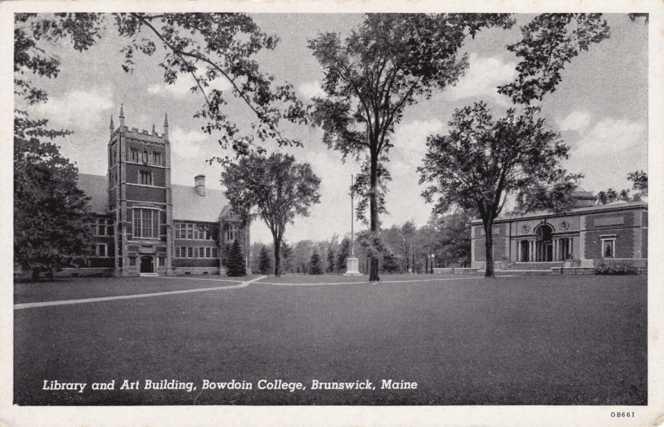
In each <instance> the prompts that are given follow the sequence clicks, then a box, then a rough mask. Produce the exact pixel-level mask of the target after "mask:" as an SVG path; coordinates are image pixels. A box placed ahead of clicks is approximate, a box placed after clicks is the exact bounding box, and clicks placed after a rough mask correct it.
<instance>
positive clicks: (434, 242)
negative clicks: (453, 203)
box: [250, 211, 471, 274]
mask: <svg viewBox="0 0 664 427" xmlns="http://www.w3.org/2000/svg"><path fill="white" fill-rule="evenodd" d="M470 221H471V216H470V215H469V214H468V213H467V212H465V211H459V212H456V213H453V214H449V215H440V216H434V217H432V218H431V219H430V220H429V222H428V223H427V224H425V225H423V226H420V227H417V226H416V225H415V223H414V222H413V221H406V222H405V223H403V224H400V225H393V226H391V227H389V228H385V229H383V230H381V231H380V233H379V238H378V239H372V238H371V236H372V234H371V233H370V232H369V231H363V232H360V233H358V235H357V238H356V242H355V256H356V257H358V258H359V261H360V271H361V272H362V273H365V274H368V272H369V268H370V264H369V260H370V258H371V255H372V254H375V256H376V257H377V259H378V260H379V270H380V272H382V273H408V272H413V273H428V272H431V271H432V268H433V267H448V266H457V267H464V266H468V265H469V264H470ZM372 251H375V252H372ZM273 253H274V251H273V248H272V245H270V244H267V245H266V244H263V243H254V244H253V245H251V252H250V254H251V256H250V263H251V268H252V271H253V272H254V273H261V274H272V271H273V270H274V257H273V255H272V254H273ZM350 254H351V248H350V239H348V238H343V239H339V237H338V236H333V237H332V238H331V239H329V240H322V241H312V240H300V241H298V242H295V243H292V244H290V243H287V242H283V243H282V247H281V261H280V262H281V268H280V270H281V272H282V273H285V274H289V273H290V274H293V273H299V274H322V273H327V274H342V273H345V272H346V259H347V258H348V257H349V256H350Z"/></svg>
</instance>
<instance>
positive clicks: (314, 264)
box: [309, 251, 323, 274]
mask: <svg viewBox="0 0 664 427" xmlns="http://www.w3.org/2000/svg"><path fill="white" fill-rule="evenodd" d="M309 264H310V267H309V274H323V267H322V265H321V262H320V255H318V252H316V251H314V253H313V254H311V261H310V263H309Z"/></svg>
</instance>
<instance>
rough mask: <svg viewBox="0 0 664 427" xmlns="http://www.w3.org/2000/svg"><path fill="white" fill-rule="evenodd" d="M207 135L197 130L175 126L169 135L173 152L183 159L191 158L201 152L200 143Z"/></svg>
mask: <svg viewBox="0 0 664 427" xmlns="http://www.w3.org/2000/svg"><path fill="white" fill-rule="evenodd" d="M206 140H207V135H205V134H204V133H203V132H201V131H198V130H189V129H182V128H181V127H178V126H176V127H175V128H174V129H173V131H172V132H171V135H170V141H171V148H172V149H173V153H174V154H176V155H178V156H180V157H183V158H185V159H193V158H195V157H197V156H199V155H200V154H201V144H202V143H203V142H205V141H206Z"/></svg>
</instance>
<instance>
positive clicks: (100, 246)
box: [95, 243, 107, 257]
mask: <svg viewBox="0 0 664 427" xmlns="http://www.w3.org/2000/svg"><path fill="white" fill-rule="evenodd" d="M106 249H107V248H106V243H97V245H96V246H95V255H97V256H98V257H105V256H107V250H106Z"/></svg>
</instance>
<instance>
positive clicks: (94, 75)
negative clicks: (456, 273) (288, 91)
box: [34, 14, 648, 243]
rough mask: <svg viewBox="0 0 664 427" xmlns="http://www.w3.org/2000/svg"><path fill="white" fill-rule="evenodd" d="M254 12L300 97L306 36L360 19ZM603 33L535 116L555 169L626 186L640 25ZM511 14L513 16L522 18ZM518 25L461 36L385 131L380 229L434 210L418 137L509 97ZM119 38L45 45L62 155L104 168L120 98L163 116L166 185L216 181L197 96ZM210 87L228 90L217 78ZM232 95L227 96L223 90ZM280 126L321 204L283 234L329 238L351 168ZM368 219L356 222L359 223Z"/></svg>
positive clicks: (337, 229)
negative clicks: (451, 63) (431, 84)
mask: <svg viewBox="0 0 664 427" xmlns="http://www.w3.org/2000/svg"><path fill="white" fill-rule="evenodd" d="M252 17H253V18H254V20H255V21H256V22H257V23H258V25H259V26H260V27H261V28H262V29H263V31H265V32H268V33H273V34H276V35H278V37H279V39H280V43H279V45H278V46H277V48H276V49H275V50H273V51H268V52H264V53H261V54H260V56H259V61H260V64H261V66H262V67H263V70H264V71H266V72H269V73H271V74H273V75H274V76H275V77H276V79H277V80H278V81H282V82H283V81H288V82H290V83H292V84H293V86H294V87H295V88H296V90H297V92H298V95H300V96H301V97H302V98H303V99H308V98H310V97H312V96H316V95H319V94H321V93H322V92H321V88H320V81H321V78H322V72H321V68H320V66H319V64H318V63H317V61H316V59H315V58H314V57H313V56H312V55H311V52H310V50H309V49H308V47H307V40H309V39H312V38H314V37H316V35H317V34H318V33H320V32H327V31H332V32H338V33H341V34H342V35H345V34H347V33H348V31H349V30H350V29H351V28H353V27H354V26H356V25H357V24H358V23H359V22H361V19H362V15H353V14H320V15H314V14H258V15H252ZM606 17H607V20H608V22H609V25H610V27H611V37H610V38H609V39H607V40H604V41H603V42H602V43H600V44H599V45H594V46H592V47H591V49H590V50H589V51H587V52H582V53H581V54H580V55H579V56H578V57H576V58H575V59H574V60H573V61H572V62H571V63H570V64H568V65H567V67H566V69H565V71H564V72H563V76H562V82H561V83H560V85H559V86H558V88H557V90H556V92H554V93H553V94H550V95H548V97H547V98H546V99H545V101H544V103H543V109H542V113H543V115H544V117H545V118H546V120H547V123H548V125H549V126H550V127H552V128H554V129H557V130H558V131H559V132H560V134H561V136H562V138H563V140H564V141H565V142H566V143H567V144H568V145H569V146H570V147H571V150H570V158H569V159H568V160H567V161H565V163H564V166H565V167H566V168H567V169H569V170H570V171H571V172H581V173H583V174H584V175H585V178H584V179H583V181H582V182H581V187H582V188H584V189H587V190H590V191H599V190H601V189H606V188H609V187H612V188H615V189H622V188H628V186H629V184H628V182H627V180H626V175H627V173H628V172H630V171H633V170H636V169H643V170H646V169H647V147H648V125H647V123H648V117H647V114H648V93H647V90H648V40H647V26H646V25H645V24H643V23H642V22H641V21H637V22H631V21H630V20H629V19H628V18H627V17H626V16H625V15H606ZM528 18H529V17H528V16H518V17H517V24H523V23H525V22H527V21H528ZM519 36H520V33H519V30H518V25H517V26H515V27H514V28H513V29H512V30H509V31H505V30H489V31H485V32H482V33H480V34H479V35H478V36H477V37H476V38H475V39H474V40H469V41H468V42H467V43H466V44H465V45H464V47H463V51H464V52H466V53H467V54H468V57H469V63H470V67H469V68H468V70H466V73H465V75H464V76H463V77H462V78H461V79H460V80H459V81H458V82H457V84H456V85H455V86H454V87H449V88H447V89H446V90H444V91H442V92H435V93H434V96H432V97H431V99H429V100H421V101H420V102H418V103H417V104H416V105H413V106H411V107H408V109H407V110H406V112H405V115H404V117H403V119H402V120H401V122H400V123H399V125H398V126H397V127H396V131H395V134H394V136H393V140H394V144H395V147H394V148H393V149H392V151H391V152H390V163H389V165H388V168H389V170H390V172H391V174H392V178H393V179H392V181H391V182H390V183H389V186H388V189H389V193H388V195H387V199H386V203H387V210H388V214H385V215H383V216H382V217H381V221H382V223H383V226H387V227H389V226H391V225H393V224H401V223H403V222H405V221H408V220H412V221H414V222H415V223H416V224H418V225H423V224H425V223H426V222H427V220H428V219H429V217H430V215H431V208H432V206H430V205H427V204H426V203H425V201H424V200H423V198H422V197H421V196H420V194H421V191H422V188H421V187H420V186H419V185H418V182H417V181H418V174H417V171H416V169H417V167H418V165H419V164H420V163H421V159H422V157H423V155H424V152H425V144H426V138H427V136H429V135H431V134H436V133H441V134H443V133H445V131H446V123H447V122H448V120H449V119H450V117H451V114H452V112H453V110H454V109H455V108H458V107H461V106H464V105H468V104H471V103H472V102H474V101H477V100H485V101H487V102H488V103H489V105H490V106H492V107H493V108H494V109H495V111H496V112H497V113H498V112H500V111H502V110H503V109H504V108H505V107H506V106H507V105H508V103H509V101H508V100H507V98H505V97H503V96H501V95H499V94H498V93H497V92H496V87H497V86H498V85H500V84H503V83H505V82H508V81H510V80H511V79H512V78H513V77H514V76H515V66H516V63H517V61H516V57H515V56H513V55H512V54H511V53H510V52H508V51H507V50H506V48H505V46H506V45H507V44H509V43H512V42H515V41H517V40H518V39H519ZM121 46H122V40H120V39H119V38H118V37H117V36H116V35H114V34H113V32H112V31H108V32H107V33H106V34H105V35H104V36H103V37H102V39H101V40H100V41H99V42H98V43H97V44H96V45H95V46H93V47H92V48H91V49H90V50H88V51H86V52H83V53H78V52H75V51H74V50H73V49H72V48H71V47H70V46H66V45H60V44H58V45H44V47H45V48H46V49H47V50H48V51H49V52H52V53H53V54H54V55H56V56H57V57H58V58H59V59H60V60H61V63H62V71H61V73H60V75H59V76H58V77H57V78H56V79H51V80H46V79H44V80H39V84H40V85H42V86H43V87H44V88H45V89H47V91H48V93H49V101H48V102H47V103H46V104H42V105H40V106H38V107H36V108H35V110H34V114H36V115H37V116H40V117H44V118H48V119H49V120H50V123H51V125H52V126H54V127H66V128H68V129H71V130H73V131H74V133H73V134H72V135H71V136H68V137H66V138H64V139H62V140H61V141H60V145H61V150H62V152H63V154H64V155H65V156H67V157H68V158H70V159H71V160H72V161H74V162H75V163H76V164H77V165H78V167H79V170H80V172H82V173H93V174H99V175H105V174H106V168H107V164H106V161H107V158H106V144H107V140H108V126H109V118H110V116H111V115H113V116H114V117H115V123H116V125H117V123H118V119H117V116H118V112H119V108H120V104H121V103H122V104H124V111H125V116H126V124H127V125H128V126H129V127H138V128H142V129H151V127H152V125H153V123H154V124H156V126H157V129H158V130H160V129H161V124H162V123H163V119H164V114H165V113H168V119H169V124H170V131H171V133H170V140H171V144H172V182H173V183H174V184H182V185H193V180H194V178H193V177H194V176H195V175H197V174H199V173H203V174H205V175H206V177H207V185H208V186H209V187H210V188H218V189H223V188H222V187H221V184H220V182H219V176H220V173H221V167H220V166H219V165H209V164H207V163H206V160H207V159H209V158H211V157H212V156H215V155H218V154H220V153H221V151H220V148H219V146H218V145H217V143H216V142H215V140H214V139H213V138H212V137H210V136H207V135H205V134H204V133H202V132H201V131H200V126H201V124H202V123H201V122H200V121H198V120H197V119H194V118H192V115H193V113H194V112H195V111H196V110H197V108H198V107H199V106H200V104H201V102H202V99H201V98H200V95H198V94H192V93H190V92H188V88H189V87H190V84H189V82H187V81H184V80H178V81H177V82H176V84H174V85H167V84H165V83H164V82H163V80H162V74H161V72H160V70H159V68H158V65H157V64H158V62H159V56H158V55H156V56H155V57H145V56H138V57H137V60H136V68H135V71H134V72H133V73H131V74H128V73H125V72H124V71H123V70H122V68H121V64H122V61H123V55H122V53H121V52H120V48H121ZM218 88H219V89H222V90H223V89H228V84H227V83H225V82H220V83H219V85H218ZM229 96H230V95H229ZM227 113H228V114H229V116H231V117H233V118H235V119H237V120H238V121H240V122H242V121H245V119H246V118H245V116H246V109H245V108H242V107H240V106H238V104H237V103H231V104H230V105H229V107H228V110H227ZM284 132H285V133H286V134H287V135H289V136H293V137H297V138H300V139H301V140H302V141H303V143H304V146H303V147H301V148H293V149H288V150H286V151H288V152H290V153H292V154H294V155H295V156H296V157H297V159H298V161H300V162H308V163H310V164H311V166H312V168H313V170H314V172H315V173H316V174H317V175H318V176H319V177H320V178H321V180H322V182H321V189H320V192H321V202H320V204H318V205H315V206H313V207H312V208H311V212H310V216H309V217H306V218H304V217H298V218H296V221H295V224H292V225H289V226H288V227H287V230H286V239H287V240H288V241H291V242H295V241H298V240H303V239H311V240H326V239H329V238H331V237H332V236H333V235H335V234H337V235H339V236H343V235H345V234H347V233H349V231H350V200H349V198H348V186H349V184H350V176H351V174H353V173H357V172H358V171H359V164H358V163H356V162H355V161H353V160H348V161H346V162H345V163H343V162H342V159H341V155H340V154H339V153H338V152H336V151H333V150H330V149H328V148H327V147H326V146H325V145H324V144H323V142H322V131H321V130H320V129H317V128H313V127H309V126H295V125H286V126H285V127H284ZM364 227H365V226H364V225H362V224H360V223H356V230H357V229H358V228H359V229H361V228H364ZM251 233H252V240H253V241H260V242H264V243H269V242H271V240H272V239H271V236H270V234H269V231H268V230H267V228H266V227H265V226H264V225H263V224H262V223H260V222H255V223H254V224H253V225H252V230H251Z"/></svg>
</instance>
